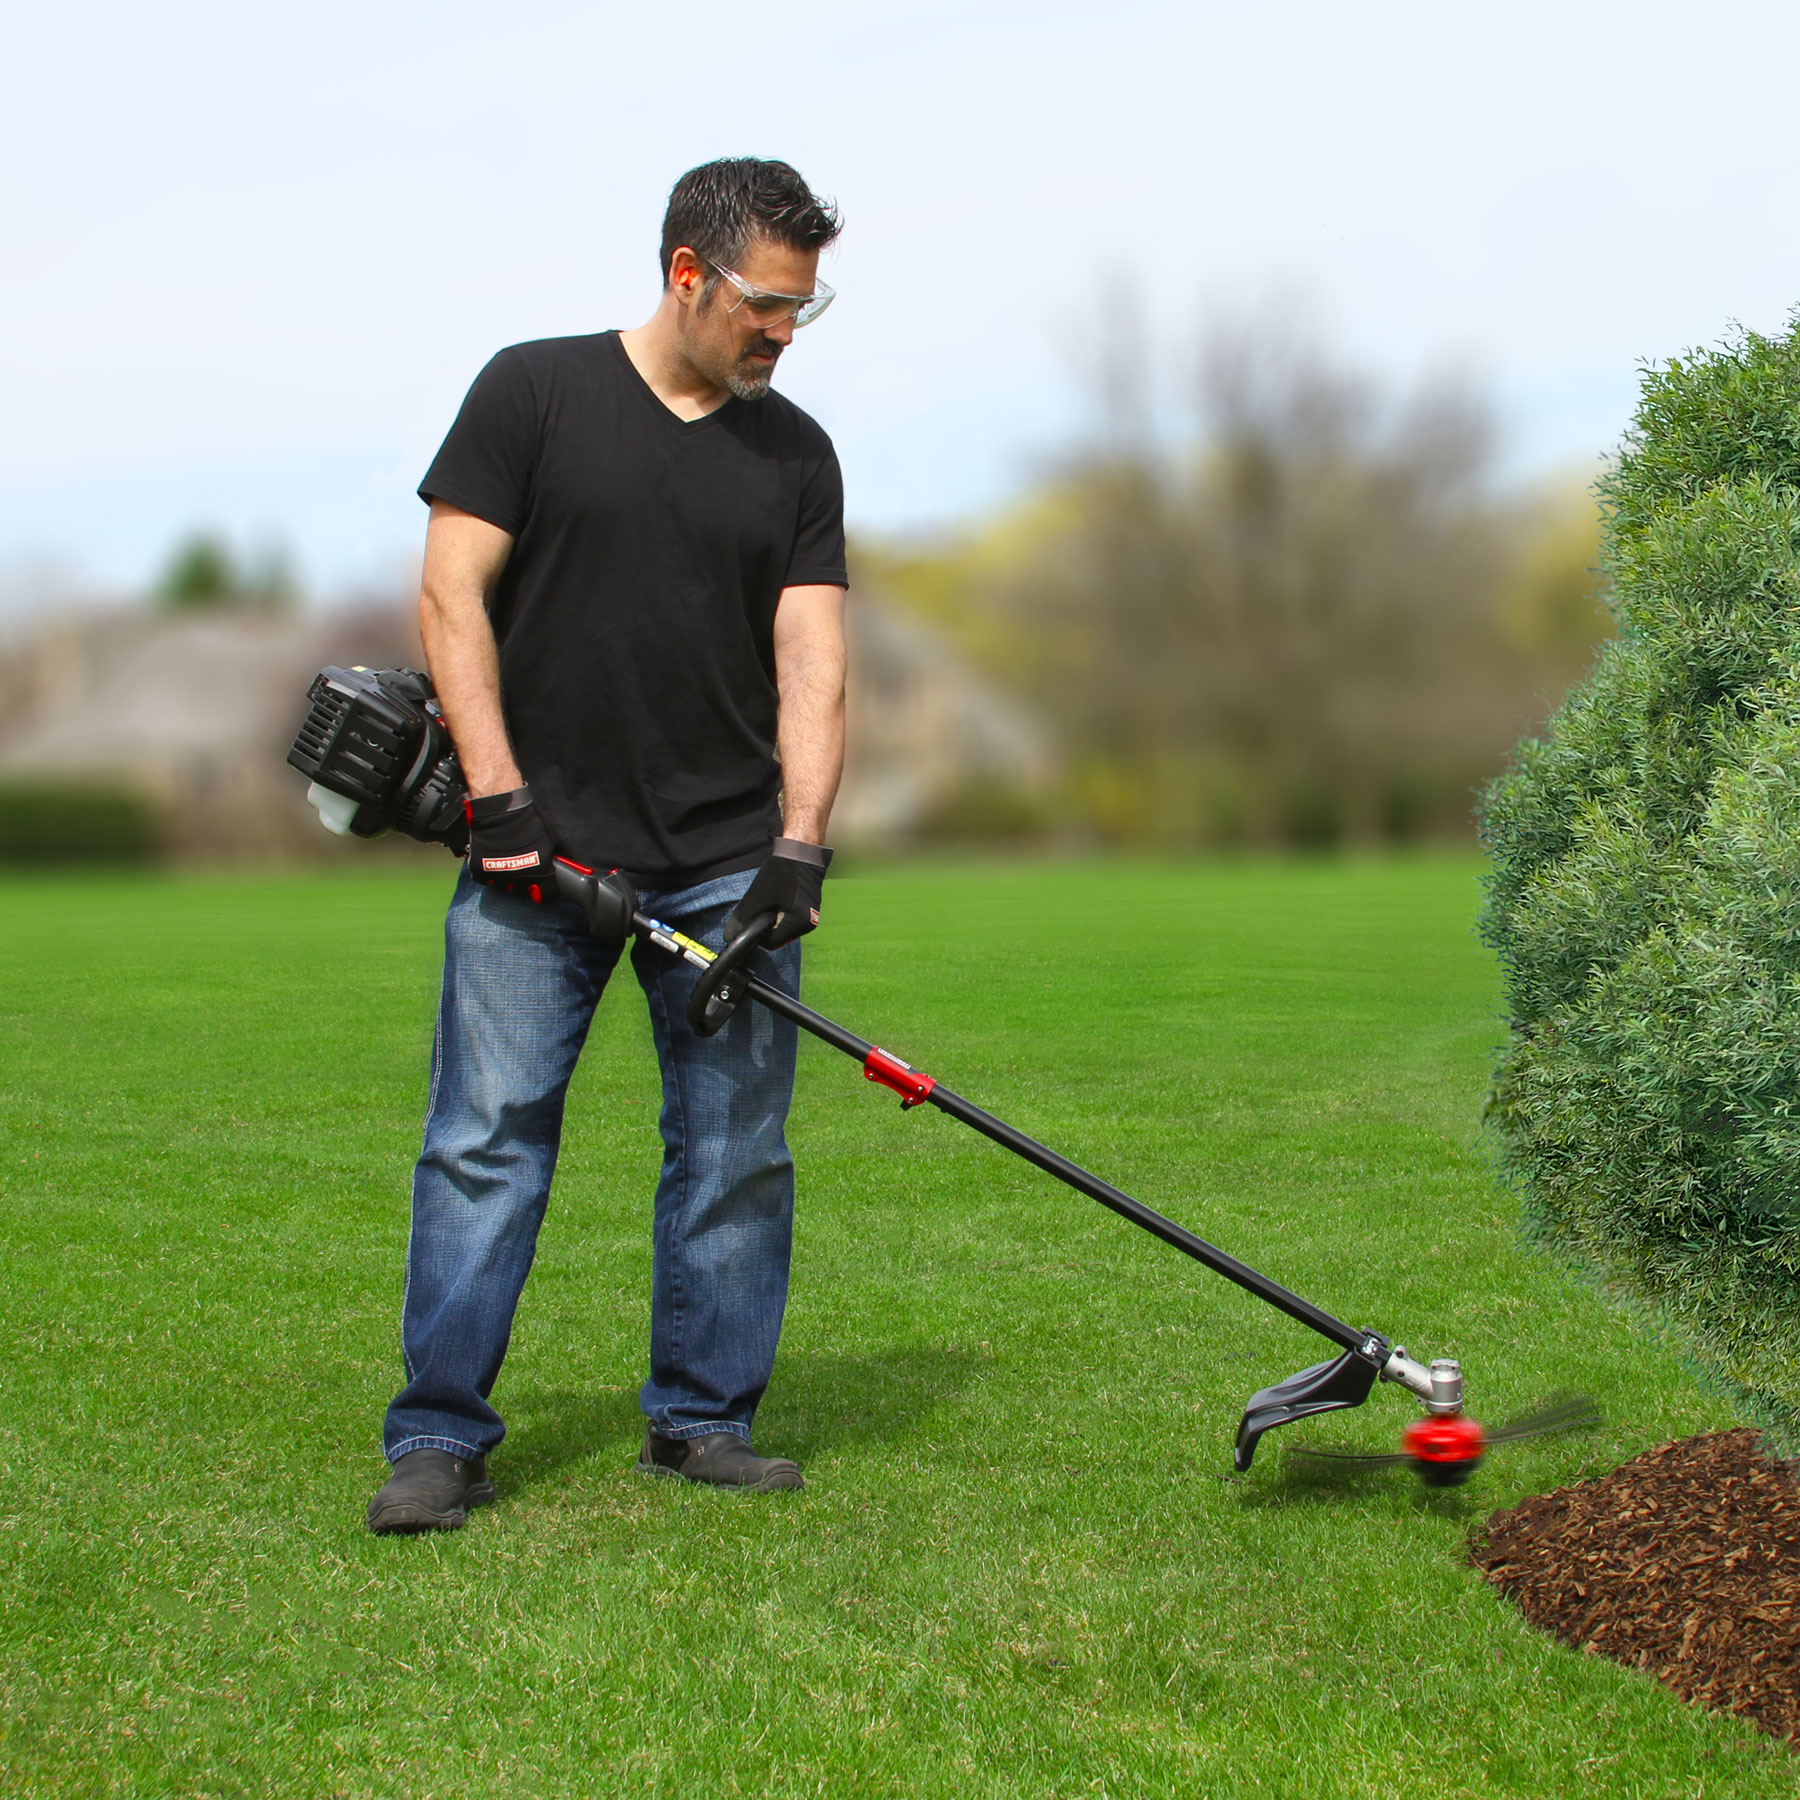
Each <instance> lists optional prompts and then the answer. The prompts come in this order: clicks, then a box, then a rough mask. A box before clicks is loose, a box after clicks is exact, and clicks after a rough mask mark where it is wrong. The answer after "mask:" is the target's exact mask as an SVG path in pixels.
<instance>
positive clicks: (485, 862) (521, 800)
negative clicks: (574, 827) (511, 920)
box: [463, 787, 556, 901]
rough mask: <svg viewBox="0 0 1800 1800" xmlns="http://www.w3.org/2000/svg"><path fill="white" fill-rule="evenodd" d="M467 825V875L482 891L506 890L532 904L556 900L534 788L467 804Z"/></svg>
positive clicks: (552, 853)
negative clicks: (528, 899)
mask: <svg viewBox="0 0 1800 1800" xmlns="http://www.w3.org/2000/svg"><path fill="white" fill-rule="evenodd" d="M463 805H464V810H465V812H466V814H467V817H468V821H469V875H470V878H471V879H472V880H475V881H479V882H480V883H482V885H483V886H484V887H497V888H507V889H509V890H510V891H511V892H513V893H515V894H529V895H530V896H531V898H532V899H533V900H539V901H542V900H552V899H554V898H555V897H556V879H555V868H554V859H555V855H556V852H555V850H554V849H553V848H552V847H551V843H550V839H549V836H548V834H547V833H546V832H545V830H544V824H543V821H542V820H541V819H540V818H539V817H538V811H537V807H536V806H535V805H534V804H533V803H532V799H531V789H530V788H528V787H520V788H514V789H513V790H512V791H511V792H510V793H505V794H483V795H482V796H481V798H480V799H479V800H467V801H465V802H464V803H463Z"/></svg>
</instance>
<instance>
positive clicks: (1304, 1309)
mask: <svg viewBox="0 0 1800 1800" xmlns="http://www.w3.org/2000/svg"><path fill="white" fill-rule="evenodd" d="M308 698H309V699H310V700H311V701H312V702H313V706H312V710H311V712H310V713H309V715H308V717H307V721H306V723H305V725H303V726H302V728H301V732H300V736H299V737H298V739H296V741H295V745H294V748H293V750H292V751H290V753H289V757H288V760H289V761H290V762H291V763H293V764H294V766H295V767H297V768H299V769H301V770H302V771H303V772H304V773H305V774H307V775H308V776H310V777H311V779H312V783H313V786H312V788H311V789H310V790H309V797H310V798H312V799H313V802H314V804H315V805H316V806H318V808H319V811H320V815H321V817H322V818H323V819H324V820H325V822H326V824H327V825H328V826H329V827H330V828H331V829H333V830H336V831H340V832H341V831H346V830H348V831H350V832H353V833H355V834H356V835H358V836H374V835H377V834H378V833H379V832H381V831H383V830H386V829H388V828H389V827H390V826H397V827H398V828H399V829H401V830H405V831H408V832H409V833H410V834H411V835H414V836H418V837H421V838H424V839H425V840H426V841H429V842H448V843H450V844H451V845H452V847H460V846H458V845H457V844H456V831H455V824H456V822H458V821H459V820H460V795H461V791H462V782H461V775H460V771H459V770H458V769H457V768H456V765H455V753H454V751H453V750H452V749H451V747H450V744H449V738H448V733H447V731H446V730H445V729H444V726H443V723H442V719H441V716H440V715H439V714H438V713H437V710H436V703H435V700H434V699H433V698H432V697H431V689H430V684H429V682H428V680H427V679H426V678H425V677H424V676H421V675H417V674H414V673H413V672H411V671H408V670H382V671H379V672H374V671H369V670H363V669H357V670H343V669H335V668H333V669H327V670H326V671H325V672H324V673H323V674H322V675H321V676H320V677H319V678H318V680H316V681H315V682H314V683H313V687H312V691H311V693H310V694H309V696H308ZM421 801H423V804H422V805H421ZM556 884H557V891H558V895H559V897H560V898H562V899H564V900H568V901H572V902H573V903H574V904H575V905H576V906H577V907H578V908H579V909H580V910H581V913H582V915H583V917H584V918H585V920H586V922H587V926H588V929H589V931H591V932H592V933H593V934H594V935H595V936H597V937H605V938H611V939H615V940H624V939H627V938H630V937H632V936H638V937H642V938H645V939H647V940H648V941H649V942H650V943H652V944H654V945H656V946H657V948H659V949H661V950H663V951H665V952H667V953H668V954H669V955H671V956H678V957H682V958H684V959H685V960H686V961H688V962H689V963H691V964H693V966H694V967H695V968H697V969H698V970H699V971H700V979H699V980H698V981H697V982H696V983H695V986H694V991H693V995H692V998H691V1000H690V1002H689V1005H688V1015H687V1016H688V1023H689V1024H690V1025H691V1026H692V1028H693V1029H694V1030H695V1031H696V1032H698V1033H699V1034H700V1035H701V1036H703V1037H710V1036H711V1035H713V1034H714V1033H715V1032H717V1031H718V1030H720V1029H721V1028H722V1027H723V1026H724V1025H725V1023H726V1022H727V1020H729V1019H730V1017H731V1015H732V1014H733V1013H734V1012H735V1011H736V1010H737V1008H738V1007H739V1006H740V1005H741V1004H742V1003H743V1002H744V1001H746V1000H750V1001H753V1002H755V1003H756V1004H757V1005H759V1006H763V1007H766V1008H767V1009H768V1010H769V1011H770V1012H773V1013H778V1014H779V1015H780V1016H781V1017H782V1018H784V1019H788V1020H791V1021H792V1022H793V1023H794V1024H795V1025H797V1026H798V1027H799V1028H800V1029H801V1030H802V1031H805V1032H808V1033H810V1034H811V1035H812V1036H813V1037H816V1038H818V1039H819V1040H820V1041H821V1042H822V1043H826V1044H829V1045H830V1046H831V1047H832V1048H833V1049H834V1050H839V1051H842V1052H843V1053H844V1055H846V1056H848V1057H851V1058H853V1059H854V1060H855V1061H856V1062H858V1063H860V1064H861V1065H862V1071H863V1074H864V1076H865V1077H866V1079H868V1080H869V1081H873V1082H878V1083H879V1084H880V1085H881V1086H883V1087H885V1088H890V1089H892V1090H893V1092H894V1093H896V1094H898V1095H899V1096H900V1104H901V1107H902V1108H903V1109H908V1110H910V1109H911V1108H913V1107H917V1106H934V1107H936V1108H937V1109H938V1111H939V1112H942V1113H947V1114H948V1115H949V1116H950V1117H951V1118H953V1119H957V1120H960V1121H961V1122H962V1123H963V1124H964V1125H967V1126H968V1127H969V1128H970V1129H971V1130H974V1131H978V1132H980V1133H981V1135H982V1136H983V1137H986V1138H990V1139H992V1141H993V1142H994V1143H996V1144H998V1145H1000V1147H1001V1148H1002V1149H1005V1150H1010V1151H1011V1152H1012V1153H1013V1154H1014V1155H1015V1156H1021V1157H1023V1158H1024V1159H1025V1160H1026V1161H1027V1162H1029V1163H1032V1164H1034V1165H1035V1166H1036V1167H1038V1168H1040V1169H1042V1170H1043V1171H1044V1172H1045V1173H1046V1174H1047V1175H1052V1176H1054V1177H1055V1178H1056V1179H1057V1180H1058V1181H1060V1182H1063V1183H1064V1184H1065V1185H1066V1186H1068V1187H1072V1188H1074V1189H1075V1191H1076V1192H1077V1193H1081V1194H1086V1195H1087V1197H1088V1198H1089V1199H1090V1200H1097V1201H1099V1203H1100V1204H1101V1205H1102V1206H1104V1207H1107V1208H1109V1209H1110V1210H1111V1211H1113V1212H1115V1213H1117V1214H1118V1215H1119V1216H1120V1218H1122V1219H1126V1220H1128V1221H1129V1222H1130V1223H1131V1224H1133V1225H1135V1226H1137V1227H1138V1228H1139V1230H1141V1231H1147V1232H1149V1233H1150V1235H1151V1236H1152V1237H1155V1238H1160V1239H1161V1240H1162V1242H1163V1243H1165V1244H1167V1245H1169V1246H1170V1247H1171V1248H1172V1249H1175V1250H1179V1251H1180V1252H1181V1253H1182V1254H1183V1255H1184V1256H1189V1257H1192V1258H1193V1260H1194V1261H1195V1262H1197V1263H1201V1264H1203V1265H1204V1266H1205V1267H1206V1268H1208V1269H1211V1270H1212V1271H1213V1273H1214V1274H1216V1275H1222V1276H1224V1277H1225V1279H1226V1280H1227V1281H1231V1282H1235V1283H1236V1284H1237V1286H1239V1287H1240V1288H1242V1289H1243V1290H1244V1291H1245V1292H1246V1293H1248V1294H1252V1295H1254V1296H1255V1297H1256V1298H1257V1299H1258V1300H1260V1301H1262V1302H1263V1303H1264V1304H1265V1305H1267V1306H1272V1307H1274V1308H1275V1309H1276V1310H1277V1311H1278V1312H1283V1313H1286V1314H1287V1316H1288V1317H1289V1318H1290V1319H1294V1320H1296V1321H1298V1322H1299V1323H1300V1324H1302V1325H1304V1326H1305V1327H1306V1328H1307V1329H1308V1330H1309V1331H1312V1332H1316V1333H1317V1334H1318V1336H1320V1337H1322V1338H1324V1339H1325V1341H1326V1342H1327V1343H1329V1344H1333V1345H1335V1346H1336V1347H1337V1350H1338V1354H1337V1355H1336V1356H1335V1357H1332V1358H1329V1359H1327V1360H1326V1361H1324V1362H1319V1363H1315V1364H1313V1365H1312V1366H1311V1367H1310V1368H1306V1369H1302V1370H1301V1371H1300V1372H1299V1373H1298V1374H1297V1375H1290V1376H1289V1377H1288V1378H1287V1380H1286V1381H1279V1382H1276V1383H1275V1385H1274V1386H1272V1387H1266V1388H1262V1389H1260V1390H1259V1391H1258V1392H1256V1393H1254V1394H1252V1395H1251V1396H1250V1399H1249V1401H1248V1403H1247V1404H1246V1405H1245V1407H1244V1414H1243V1417H1242V1419H1241V1420H1240V1421H1239V1422H1238V1429H1237V1442H1236V1446H1235V1449H1234V1460H1235V1462H1236V1466H1237V1468H1238V1469H1239V1470H1240V1471H1243V1470H1247V1469H1248V1468H1249V1467H1250V1464H1251V1461H1252V1459H1253V1458H1254V1456H1255V1455H1256V1446H1257V1444H1258V1443H1259V1442H1260V1441H1261V1439H1262V1437H1263V1435H1264V1434H1265V1433H1266V1432H1269V1431H1272V1430H1274V1429H1275V1428H1276V1427H1277V1426H1280V1425H1289V1424H1292V1423H1293V1422H1294V1421H1295V1420H1296V1419H1304V1418H1309V1417H1312V1416H1314V1415H1316V1414H1319V1413H1326V1412H1335V1411H1338V1410H1340V1409H1342V1408H1346V1407H1354V1406H1360V1405H1362V1403H1363V1402H1364V1401H1365V1400H1366V1399H1367V1398H1368V1397H1369V1395H1370V1393H1371V1392H1372V1391H1373V1390H1374V1387H1375V1384H1376V1382H1377V1381H1389V1382H1393V1383H1394V1384H1395V1385H1396V1386H1399V1387H1402V1388H1404V1389H1406V1390H1407V1392H1409V1393H1410V1394H1412V1395H1413V1396H1415V1398H1417V1399H1418V1400H1419V1401H1420V1402H1422V1403H1423V1405H1424V1408H1425V1414H1426V1416H1425V1417H1424V1418H1421V1419H1416V1420H1414V1421H1413V1423H1412V1424H1411V1425H1410V1426H1409V1427H1408V1428H1407V1431H1406V1432H1405V1434H1404V1437H1403V1439H1402V1447H1401V1449H1400V1451H1399V1452H1398V1453H1397V1454H1395V1455H1392V1456H1385V1455H1382V1456H1374V1457H1365V1456H1347V1457H1345V1458H1342V1459H1338V1460H1347V1461H1351V1462H1356V1463H1362V1464H1365V1465H1369V1464H1373V1465H1380V1464H1384V1463H1390V1462H1391V1463H1406V1464H1410V1465H1411V1466H1412V1467H1413V1468H1414V1469H1415V1470H1416V1471H1417V1472H1418V1474H1419V1475H1420V1476H1422V1477H1423V1479H1424V1480H1425V1481H1427V1482H1428V1483H1430V1484H1431V1485H1433V1486H1437V1487H1452V1486H1456V1485H1458V1484H1460V1483H1462V1482H1464V1481H1466V1480H1467V1479H1468V1478H1469V1476H1470V1475H1471V1474H1472V1473H1473V1472H1474V1470H1475V1468H1476V1467H1477V1465H1478V1464H1479V1463H1480V1462H1481V1459H1482V1457H1483V1455H1484V1454H1485V1452H1486V1449H1487V1447H1488V1445H1489V1444H1490V1443H1500V1442H1505V1441H1509V1440H1511V1439H1515V1438H1520V1437H1530V1436H1536V1435H1538V1434H1540V1433H1542V1432H1547V1431H1561V1430H1567V1429H1569V1428H1570V1427H1572V1426H1575V1425H1581V1424H1587V1423H1591V1422H1592V1421H1593V1419H1594V1418H1595V1417H1596V1415H1595V1414H1594V1412H1593V1409H1592V1407H1591V1404H1590V1403H1588V1402H1586V1401H1578V1402H1571V1403H1568V1404H1566V1405H1563V1406H1560V1407H1554V1408H1550V1409H1547V1410H1546V1411H1544V1412H1541V1413H1538V1414H1535V1415H1532V1416H1530V1417H1527V1418H1524V1419H1519V1420H1515V1421H1513V1422H1512V1423H1511V1424H1509V1425H1506V1426H1502V1427H1500V1428H1499V1429H1498V1430H1496V1431H1495V1432H1493V1433H1492V1434H1489V1433H1487V1432H1485V1431H1484V1430H1483V1429H1482V1427H1481V1426H1480V1425H1479V1424H1478V1423H1477V1422H1476V1421H1475V1420H1474V1419H1472V1418H1470V1417H1469V1416H1468V1414H1466V1413H1465V1412H1464V1411H1463V1376H1462V1368H1461V1365H1460V1364H1459V1363H1458V1362H1457V1361H1456V1360H1455V1359H1453V1358H1450V1357H1438V1358H1436V1359H1434V1360H1433V1361H1432V1362H1430V1363H1429V1364H1426V1363H1421V1362H1417V1361H1415V1360H1414V1359H1413V1358H1412V1357H1410V1356H1408V1355H1407V1353H1406V1349H1405V1347H1404V1346H1403V1345H1400V1344H1396V1343H1393V1342H1392V1341H1391V1340H1390V1339H1389V1338H1387V1337H1386V1336H1384V1335H1383V1334H1382V1333H1381V1332H1379V1331H1369V1330H1364V1329H1361V1328H1359V1327H1357V1326H1354V1325H1349V1324H1346V1323H1345V1322H1344V1320H1342V1319H1339V1318H1336V1317H1334V1316H1333V1315H1332V1314H1331V1313H1328V1312H1326V1311H1325V1310H1324V1308H1323V1307H1320V1306H1315V1305H1314V1304H1313V1302H1312V1301H1310V1300H1307V1299H1305V1298H1303V1297H1302V1296H1301V1295H1299V1294H1296V1293H1294V1292H1293V1291H1292V1290H1291V1289H1288V1288H1285V1287H1283V1286H1282V1285H1281V1284H1280V1283H1279V1282H1278V1281H1274V1280H1271V1279H1270V1277H1269V1276H1267V1275H1265V1274H1263V1273H1262V1272H1261V1270H1259V1269H1254V1268H1252V1267H1251V1266H1250V1265H1249V1264H1248V1263H1245V1262H1240V1261H1239V1260H1238V1259H1237V1258H1236V1257H1235V1256H1232V1255H1230V1254H1229V1253H1228V1252H1226V1251H1224V1250H1221V1249H1219V1248H1218V1247H1217V1246H1216V1245H1214V1244H1209V1243H1207V1242H1206V1240H1205V1239H1204V1238H1200V1237H1197V1236H1195V1234H1194V1233H1193V1232H1191V1231H1189V1230H1187V1229H1186V1228H1185V1227H1184V1226H1181V1225H1177V1224H1176V1223H1175V1221H1174V1220H1173V1219H1168V1218H1164V1216H1163V1215H1162V1214H1161V1213H1159V1212H1156V1211H1154V1210H1153V1209H1152V1208H1151V1207H1148V1206H1146V1205H1144V1203H1143V1202H1142V1201H1141V1200H1135V1199H1133V1198H1132V1196H1131V1195H1129V1194H1127V1193H1125V1192H1124V1191H1123V1190H1121V1189H1119V1188H1116V1187H1114V1186H1113V1185H1112V1183H1111V1182H1108V1181H1102V1180H1101V1179H1100V1177H1099V1176H1098V1175H1095V1174H1093V1173H1091V1172H1090V1171H1089V1170H1087V1169H1084V1168H1082V1167H1081V1166H1080V1165H1079V1164H1078V1163H1073V1162H1071V1161H1070V1160H1069V1159H1068V1158H1067V1157H1066V1156H1062V1155H1059V1154H1058V1153H1057V1152H1056V1151H1054V1150H1052V1149H1050V1148H1049V1147H1048V1146H1047V1145H1045V1144H1040V1143H1039V1142H1038V1141H1037V1140H1036V1139H1035V1138H1031V1137H1027V1136H1026V1135H1025V1133H1024V1132H1022V1131H1019V1130H1018V1129H1016V1128H1015V1127H1014V1126H1011V1125H1009V1124H1007V1123H1006V1121H1005V1120H1004V1119H1000V1118H997V1117H996V1116H995V1115H994V1114H993V1113H991V1112H988V1111H986V1110H985V1109H984V1108H982V1107H979V1106H977V1105H975V1103H974V1102H973V1101H971V1100H965V1099H964V1098H963V1096H962V1095H961V1094H958V1093H955V1092H953V1091H952V1090H951V1089H950V1088H948V1087H946V1086H945V1085H944V1084H943V1082H941V1081H939V1080H938V1079H937V1078H936V1077H935V1076H932V1075H928V1074H926V1073H925V1072H924V1070H922V1069H918V1068H915V1067H914V1066H913V1065H912V1064H911V1063H908V1062H905V1061H903V1060H902V1059H901V1058H900V1057H898V1056H896V1055H894V1054H893V1053H892V1052H891V1051H888V1050H884V1049H882V1048H881V1047H880V1046H879V1045H877V1044H873V1043H870V1042H869V1041H868V1040H866V1039H864V1038H860V1037H858V1036H857V1035H856V1033H855V1032H853V1031H848V1030H846V1029H845V1028H844V1027H843V1026H842V1025H839V1024H837V1023H835V1022H834V1021H833V1020H831V1019H828V1018H826V1017H825V1016H824V1015H823V1014H822V1013H818V1012H815V1011H814V1010H813V1009H812V1008H811V1007H810V1006H806V1005H804V1004H803V1003H802V1002H800V1001H799V1000H796V999H795V998H793V997H792V996H791V995H789V994H786V993H784V992H782V990H781V989H780V988H777V987H774V986H772V985H771V984H770V983H768V982H767V981H764V980H763V979H762V978H761V977H760V976H758V975H756V974H754V973H753V972H752V971H751V969H750V966H749V965H750V961H751V958H752V957H753V956H754V955H755V953H756V951H757V949H758V947H759V946H760V943H761V939H762V936H763V933H764V931H766V930H767V928H768V926H769V925H770V923H771V921H772V919H773V916H774V915H772V914H768V913H765V914H763V915H761V916H760V917H758V918H754V919H751V920H749V921H748V922H747V923H746V924H745V925H744V927H743V929H742V930H741V931H739V932H738V933H737V935H736V936H735V937H734V938H733V939H732V941H731V942H730V943H729V944H727V945H726V946H725V948H724V949H723V950H722V951H715V950H712V949H710V948H709V947H708V946H707V945H705V944H702V943H699V942H697V941H696V940H695V939H693V938H691V937H688V936H687V935H686V934H685V933H683V932H680V931H677V930H676V929H675V928H674V927H673V926H670V925H667V924H665V923H663V922H662V921H661V920H659V919H656V918H653V917H652V916H651V915H649V914H648V913H646V912H644V911H643V910H642V909H641V908H640V907H639V905H638V901H637V895H636V892H635V891H634V889H633V888H632V885H631V883H630V881H629V880H628V879H627V878H626V877H625V876H624V875H623V874H622V873H620V872H619V871H618V870H612V871H610V872H603V871H596V870H594V869H590V868H585V867H583V866H582V865H581V864H579V863H577V862H574V861H572V860H570V859H568V858H566V857H558V858H557V862H556ZM1309 1454H1311V1455H1315V1456H1320V1457H1327V1456H1332V1455H1333V1453H1330V1452H1310V1453H1309Z"/></svg>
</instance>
